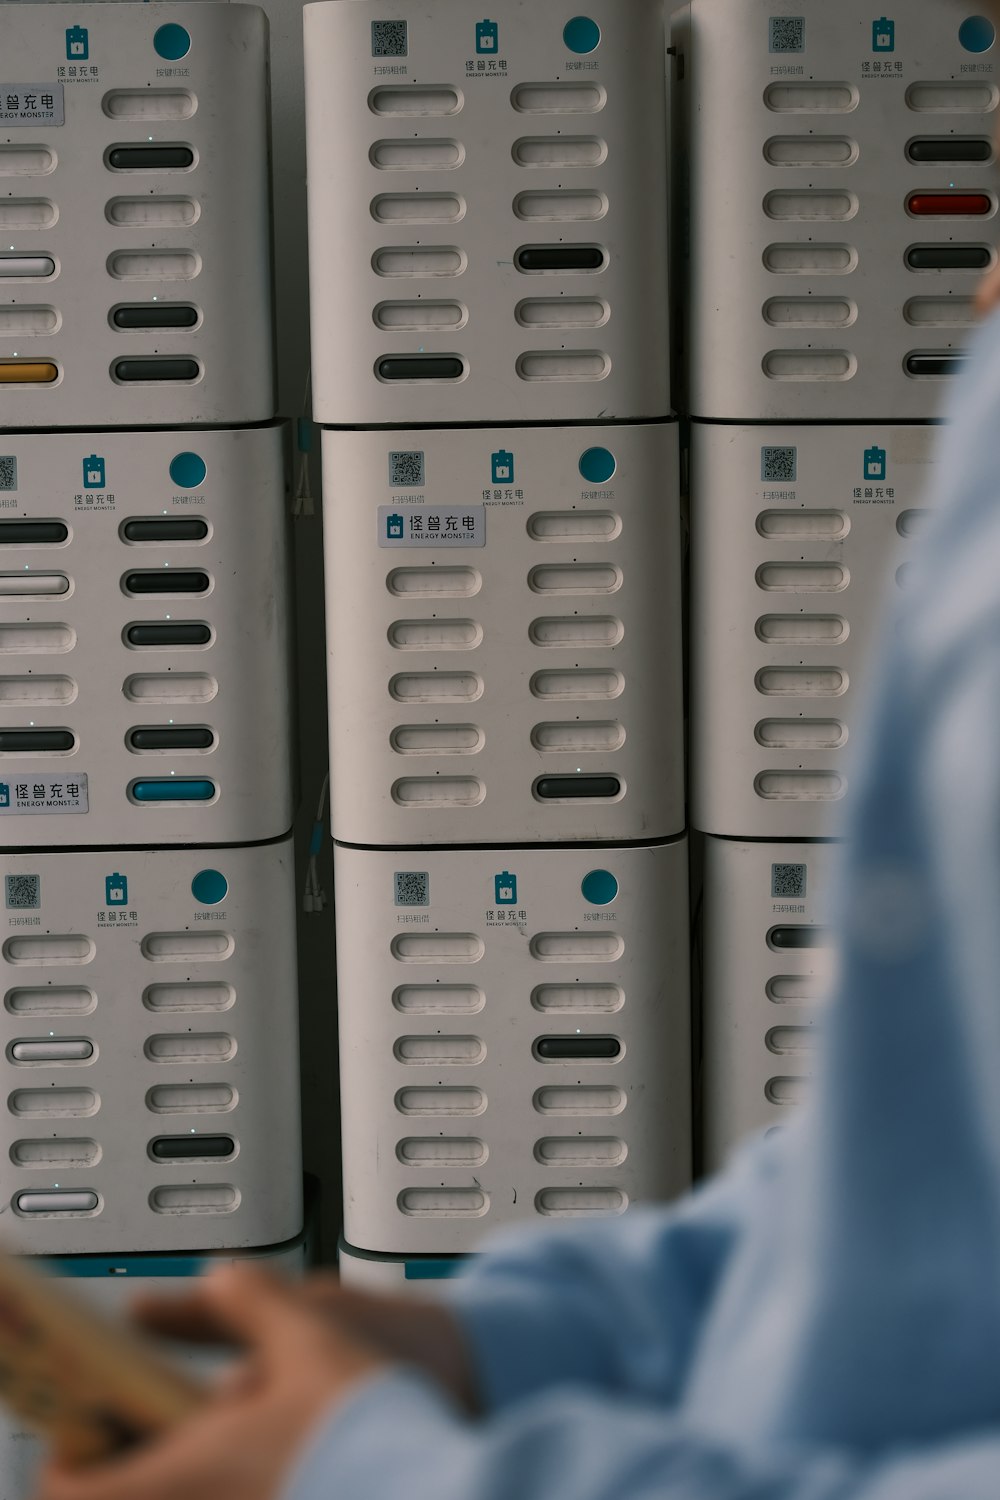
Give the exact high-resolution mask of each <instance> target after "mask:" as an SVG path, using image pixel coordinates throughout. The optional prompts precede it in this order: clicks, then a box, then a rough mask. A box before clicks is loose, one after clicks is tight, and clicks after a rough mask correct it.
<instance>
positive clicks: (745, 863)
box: [675, 0, 1000, 1166]
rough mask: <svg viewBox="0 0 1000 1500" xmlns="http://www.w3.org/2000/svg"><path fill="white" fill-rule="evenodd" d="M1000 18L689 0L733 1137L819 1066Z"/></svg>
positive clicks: (706, 736) (982, 141)
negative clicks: (873, 718) (874, 671)
mask: <svg viewBox="0 0 1000 1500" xmlns="http://www.w3.org/2000/svg"><path fill="white" fill-rule="evenodd" d="M995 40H996V35H995V31H994V28H993V26H992V25H991V24H990V22H988V21H987V20H986V19H985V18H984V17H981V16H975V15H973V16H970V15H969V14H968V12H967V10H966V9H965V8H964V7H961V6H958V5H954V6H946V5H927V6H909V7H905V9H904V8H899V10H898V11H897V13H896V14H895V15H892V14H890V15H888V16H885V15H882V16H879V15H877V14H873V13H872V12H871V11H870V10H869V9H867V8H866V7H864V6H862V5H860V4H854V3H851V4H848V5H839V6H837V7H836V8H831V7H829V6H825V5H823V4H821V3H818V0H800V3H794V4H791V3H789V4H782V5H776V4H773V3H771V0H694V3H693V4H692V5H691V6H689V7H688V8H687V10H685V11H684V12H682V13H681V14H680V15H679V17H678V24H677V28H676V33H675V41H676V44H677V46H678V49H679V51H680V52H681V53H682V54H683V58H684V69H683V75H684V84H683V91H684V93H685V95H686V99H685V109H684V116H685V120H686V130H687V138H688V145H689V152H690V213H691V221H690V264H689V275H690V286H691V296H690V320H689V324H688V328H687V350H688V355H687V358H688V368H689V373H690V382H689V389H688V409H689V410H690V412H691V413H692V416H693V419H694V420H693V423H692V442H691V476H692V522H693V536H692V565H693V582H692V593H693V601H692V631H691V634H692V685H693V745H692V764H693V779H692V823H693V824H694V826H695V827H696V828H697V829H699V830H700V831H701V832H702V833H703V834H705V835H707V836H708V837H707V838H706V839H705V904H704V940H705V942H704V946H705V992H704V1030H705V1048H704V1084H705V1093H704V1142H703V1144H704V1154H705V1159H706V1163H707V1165H710V1166H711V1165H716V1164H718V1163H719V1162H720V1161H721V1160H722V1158H723V1157H724V1156H725V1154H726V1153H727V1151H728V1150H729V1149H730V1148H731V1147H732V1146H733V1145H734V1143H735V1142H736V1140H737V1139H738V1138H739V1137H740V1136H741V1135H742V1134H743V1133H745V1132H746V1131H747V1130H749V1129H752V1128H754V1127H756V1126H762V1125H768V1124H771V1125H774V1124H780V1122H781V1121H782V1120H783V1119H784V1118H786V1117H787V1113H788V1106H789V1105H790V1104H793V1103H794V1102H795V1101H797V1100H798V1099H799V1098H800V1097H802V1094H803V1093H804V1092H805V1091H807V1090H808V1078H809V1074H810V1068H811V1050H812V1046H811V1044H812V1040H813V1027H814V1023H815V1019H816V1014H817V1009H816V1007H817V1003H818V1000H819V998H820V996H821V993H822V990H823V985H824V978H825V976H826V974H827V973H828V971H829V967H830V958H831V948H830V941H829V934H828V932H827V929H826V922H827V921H828V918H829V907H828V894H827V893H828V885H829V879H830V867H831V864H832V862H833V859H834V857H835V850H834V848H833V847H832V846H831V844H830V842H828V840H829V836H830V834H831V832H832V830H833V824H832V821H831V819H832V817H833V815H835V816H836V818H837V819H838V820H839V819H840V818H842V817H843V812H844V809H845V807H846V806H847V805H848V804H849V800H850V796H851V759H850V755H849V739H850V736H851V732H852V729H853V728H854V725H855V722H856V714H857V709H858V704H859V701H860V700H863V697H864V687H865V680H866V675H867V673H868V672H869V670H870V668H869V659H870V657H871V656H872V655H873V654H875V653H874V650H873V646H874V640H873V635H874V628H875V626H876V624H877V623H878V621H879V619H880V616H881V613H882V609H883V605H884V601H885V598H886V597H888V595H889V594H891V591H892V589H893V588H895V587H905V585H906V576H907V555H908V550H909V548H910V547H911V546H912V543H913V539H914V537H915V536H916V535H917V534H918V533H919V530H920V526H921V523H922V520H923V518H924V516H925V514H926V506H927V491H928V486H929V482H930V480H931V478H932V474H933V470H932V463H933V460H932V452H933V439H934V432H933V427H932V425H931V424H932V422H933V420H934V419H935V418H936V417H937V416H938V415H939V413H940V410H941V407H942V403H943V400H944V397H945V394H946V389H947V382H948V380H949V379H950V378H951V377H952V376H953V375H954V374H955V372H956V371H957V370H958V369H960V368H961V365H962V362H963V354H962V347H963V342H964V340H965V338H966V336H967V332H968V329H969V326H970V325H971V323H972V321H973V318H974V307H973V300H974V295H975V290H976V284H977V281H978V278H979V277H980V276H981V274H982V272H983V271H984V270H986V269H988V268H989V267H990V266H991V265H993V264H994V263H995V259H996V252H995V250H994V249H993V248H992V241H993V239H994V238H995V230H996V226H995V219H996V213H997V196H996V191H995V183H994V182H993V178H992V173H991V171H990V167H991V164H992V163H993V160H994V151H993V146H992V135H993V131H994V128H995V124H994V122H995V114H996V108H997V103H998V98H1000V94H998V88H997V82H996V73H995V61H994V59H995V56H996V53H995V50H994V43H995ZM737 225H738V226H739V227H738V230H737V229H736V227H735V226H737Z"/></svg>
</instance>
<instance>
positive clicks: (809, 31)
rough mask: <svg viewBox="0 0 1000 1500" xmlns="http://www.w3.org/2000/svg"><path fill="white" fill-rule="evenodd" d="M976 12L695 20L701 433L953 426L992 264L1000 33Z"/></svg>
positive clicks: (940, 7)
mask: <svg viewBox="0 0 1000 1500" xmlns="http://www.w3.org/2000/svg"><path fill="white" fill-rule="evenodd" d="M904 11H905V13H904ZM778 12H780V13H778ZM969 12H970V7H968V6H966V5H964V4H954V3H953V4H943V3H942V4H934V5H909V6H907V7H905V8H903V10H901V9H900V8H899V7H897V9H896V10H895V12H893V11H892V10H891V8H890V14H889V15H888V16H886V15H882V16H880V15H879V9H878V7H875V6H870V5H865V4H861V3H860V0H842V3H839V4H837V5H830V4H828V3H827V0H796V3H795V4H789V5H782V6H777V5H775V3H774V0H694V3H693V4H691V5H690V6H688V7H687V8H686V9H685V11H684V12H682V13H681V17H680V20H679V23H678V25H677V27H676V30H675V34H674V41H675V44H676V46H677V47H678V50H679V52H680V53H681V55H682V59H683V61H682V64H681V66H680V70H679V71H680V72H681V74H682V80H683V81H682V82H681V84H680V88H681V90H682V92H683V95H684V100H685V107H684V113H685V114H686V116H687V126H686V127H685V128H686V135H687V140H688V144H689V152H690V212H691V230H690V265H689V278H690V280H689V306H690V320H689V329H688V346H689V349H690V356H689V357H690V394H689V402H688V405H687V410H688V411H690V412H691V414H692V415H694V416H697V417H705V418H725V419H732V420H740V421H783V420H790V419H791V420H798V421H803V422H812V421H818V422H825V421H830V420H839V421H864V420H866V419H868V418H869V417H870V416H875V417H877V418H878V419H880V420H882V421H893V420H895V421H903V420H906V421H914V420H927V419H930V418H932V417H934V416H936V415H937V414H938V413H939V411H940V408H941V405H942V401H943V399H944V395H945V388H946V386H947V384H948V379H949V377H950V376H952V375H954V374H955V373H956V372H957V371H958V370H959V369H960V368H961V366H962V363H963V358H962V352H961V351H962V346H963V343H964V341H965V339H966V337H967V334H968V331H969V328H970V325H971V324H972V323H973V322H974V320H975V310H974V305H973V299H974V296H975V291H976V285H977V282H978V280H979V278H980V276H981V275H982V273H983V271H984V270H986V269H988V268H989V267H991V266H993V265H994V264H995V263H996V249H995V242H996V238H997V234H996V217H997V203H998V198H997V186H998V185H997V176H996V171H995V156H994V148H993V144H992V138H993V134H994V131H995V129H996V110H997V104H998V101H1000V89H998V86H997V78H996V74H995V58H996V50H995V39H996V31H995V28H994V26H993V23H992V22H990V21H988V20H987V19H986V18H985V17H983V16H982V15H975V14H973V15H970V13H969ZM893 16H894V17H895V19H893ZM735 226H738V228H737V227H735Z"/></svg>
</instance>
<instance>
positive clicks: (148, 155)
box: [107, 145, 194, 172]
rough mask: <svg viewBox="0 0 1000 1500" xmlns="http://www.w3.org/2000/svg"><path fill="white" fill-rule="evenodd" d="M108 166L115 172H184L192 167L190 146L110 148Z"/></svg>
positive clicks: (192, 160) (192, 153)
mask: <svg viewBox="0 0 1000 1500" xmlns="http://www.w3.org/2000/svg"><path fill="white" fill-rule="evenodd" d="M107 163H108V166H109V167H111V168H112V170H113V171H115V172H185V171H187V169H188V167H193V166H194V152H193V151H192V150H191V147H190V146H162V145H153V146H112V148H111V150H110V151H109V152H108V155H107Z"/></svg>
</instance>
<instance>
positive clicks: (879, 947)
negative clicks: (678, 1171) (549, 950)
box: [286, 317, 1000, 1500]
mask: <svg viewBox="0 0 1000 1500" xmlns="http://www.w3.org/2000/svg"><path fill="white" fill-rule="evenodd" d="M973 350H974V357H973V361H972V367H971V369H970V371H969V372H968V373H967V374H966V375H965V376H963V377H962V379H961V380H960V382H959V384H958V387H957V389H956V393H955V402H954V407H953V413H952V415H953V419H954V420H953V425H952V426H951V427H950V428H949V429H948V431H947V433H946V434H945V438H944V442H943V446H942V450H941V454H940V464H939V471H940V473H941V475H942V479H941V481H940V485H939V488H940V493H939V494H938V495H937V496H936V497H934V502H933V508H934V515H933V517H932V519H931V520H930V521H929V523H928V527H927V532H926V535H925V539H924V543H923V546H922V549H921V551H920V555H919V560H918V561H917V562H916V563H915V566H914V572H913V575H912V577H911V579H910V580H909V582H908V584H907V587H906V588H905V590H904V591H903V592H902V594H901V597H900V598H899V600H898V602H897V604H896V606H895V609H894V613H893V616H892V619H891V627H890V628H889V629H888V630H887V631H886V634H885V646H884V649H883V653H882V654H883V661H882V664H881V669H880V671H879V672H878V673H877V674H876V681H877V683H878V687H877V689H876V690H875V692H874V693H873V694H872V698H871V703H870V712H869V716H868V728H867V731H866V736H865V737H866V739H867V745H866V747H865V748H864V749H863V751H862V752H861V754H860V756H858V757H857V759H856V761H855V767H854V775H855V777H856V782H857V784H856V787H855V793H854V803H855V809H856V810H855V814H854V818H853V826H852V827H851V828H850V830H849V832H850V839H849V842H848V845H847V848H848V853H847V855H846V858H845V861H844V868H843V870H842V873H841V881H840V892H841V895H840V932H841V955H840V967H839V978H838V981H837V985H836V992H835V995H834V1001H833V1004H832V1006H831V1009H830V1012H829V1016H828V1021H827V1034H826V1048H825V1053H824V1061H823V1064H822V1067H821V1070H820V1077H819V1080H818V1083H817V1088H816V1095H815V1099H814V1101H813V1104H812V1106H811V1107H810V1108H809V1109H808V1110H807V1111H806V1112H804V1113H803V1115H802V1116H801V1117H800V1119H799V1121H798V1123H797V1125H796V1126H795V1127H794V1128H792V1129H791V1130H789V1131H787V1132H786V1133H785V1134H784V1135H782V1136H779V1137H772V1138H771V1139H770V1140H767V1141H760V1142H758V1143H756V1144H755V1145H753V1146H751V1147H750V1148H749V1149H748V1150H747V1151H745V1152H744V1154H743V1156H742V1157H741V1158H740V1159H738V1160H737V1162H736V1163H735V1165H734V1166H733V1167H732V1168H731V1169H730V1171H729V1172H728V1173H726V1174H725V1175H724V1176H722V1177H720V1178H718V1179H716V1180H715V1181H714V1182H711V1183H709V1184H708V1185H707V1186H706V1187H705V1188H703V1189H702V1190H700V1191H699V1192H697V1193H695V1194H693V1195H691V1196H690V1197H689V1198H688V1199H686V1200H685V1201H683V1202H682V1203H681V1204H679V1205H678V1206H675V1207H672V1208H669V1209H665V1210H645V1211H639V1212H636V1213H634V1214H631V1215H629V1216H627V1217H626V1218H624V1219H622V1220H620V1221H617V1222H615V1223H612V1224H604V1225H600V1226H597V1227H594V1226H585V1227H582V1228H580V1229H578V1230H577V1231H576V1232H571V1231H560V1232H558V1233H551V1232H550V1233H545V1234H540V1233H535V1232H533V1233H528V1234H520V1235H515V1236H507V1237H506V1238H505V1239H503V1240H501V1241H498V1242H497V1243H496V1245H495V1248H494V1249H493V1250H492V1253H490V1254H488V1255H485V1256H483V1257H482V1258H481V1260H480V1261H479V1262H478V1263H477V1264H476V1265H475V1266H474V1267H473V1268H472V1270H471V1271H470V1273H469V1274H468V1275H467V1276H466V1277H465V1278H463V1280H462V1281H460V1282H458V1283H456V1284H455V1285H454V1286H453V1287H452V1288H450V1290H449V1292H448V1297H449V1301H450V1302H451V1304H452V1306H453V1307H454V1308H455V1309H456V1310H457V1312H458V1313H459V1315H460V1317H461V1319H462V1321H463V1323H464V1326H465V1329H466V1332H467V1334H468V1337H469V1340H470V1344H471V1348H472V1351H473V1356H474V1361H475V1365H476V1369H477V1372H478V1377H479V1381H480V1385H481V1390H482V1394H483V1405H484V1416H483V1417H482V1418H481V1419H479V1420H475V1421H473V1420H471V1419H469V1418H467V1417H466V1416H464V1415H463V1414H462V1413H460V1412H459V1411H458V1410H456V1408H455V1407H454V1406H453V1405H452V1404H451V1402H450V1401H449V1400H448V1398H447V1397H446V1396H444V1395H443V1394H442V1393H440V1392H439V1391H438V1390H437V1389H436V1388H435V1387H434V1386H433V1385H432V1384H431V1383H430V1382H429V1381H428V1380H427V1379H425V1378H424V1377H423V1376H421V1375H420V1374H418V1373H417V1372H410V1371H407V1370H405V1369H395V1370H393V1371H392V1372H391V1373H389V1374H386V1375H384V1376H380V1377H378V1378H376V1379H373V1380H371V1381H370V1382H368V1383H366V1384H365V1385H363V1386H362V1387H360V1388H359V1389H358V1390H357V1391H356V1392H355V1393H354V1394H353V1395H352V1396H351V1397H350V1398H349V1399H348V1400H347V1401H346V1402H345V1403H343V1404H342V1405H341V1406H339V1407H338V1408H337V1409H336V1410H335V1411H334V1412H333V1414H332V1416H331V1417H330V1418H329V1420H328V1421H327V1422H326V1424H325V1425H324V1426H323V1427H322V1429H321V1430H320V1431H319V1432H318V1433H316V1434H315V1435H314V1438H313V1441H312V1443H311V1444H310V1445H309V1447H308V1449H307V1451H306V1452H305V1453H304V1454H303V1455H302V1458H301V1461H300V1463H299V1466H298V1469H297V1472H296V1473H295V1474H294V1475H293V1477H292V1480H291V1484H290V1487H289V1489H288V1490H287V1494H286V1500H341V1497H343V1500H672V1497H677V1500H998V1496H1000V320H998V319H997V318H996V317H994V318H993V319H991V321H990V323H989V324H987V325H986V327H985V328H984V329H982V330H981V331H980V332H979V334H978V335H977V337H976V340H975V341H974V345H973Z"/></svg>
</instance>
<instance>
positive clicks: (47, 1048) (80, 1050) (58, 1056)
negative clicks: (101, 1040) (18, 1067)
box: [10, 1037, 94, 1063]
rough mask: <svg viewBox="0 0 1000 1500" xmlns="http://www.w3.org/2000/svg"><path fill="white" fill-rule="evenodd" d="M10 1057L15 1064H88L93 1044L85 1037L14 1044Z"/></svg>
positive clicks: (92, 1051) (91, 1055)
mask: <svg viewBox="0 0 1000 1500" xmlns="http://www.w3.org/2000/svg"><path fill="white" fill-rule="evenodd" d="M10 1055H11V1059H12V1061H14V1062H17V1063H75V1062H89V1061H90V1059H91V1058H92V1057H93V1055H94V1044H93V1042H92V1041H90V1040H89V1038H87V1037H52V1038H46V1039H44V1040H42V1041H23V1042H14V1044H13V1045H12V1047H11V1049H10Z"/></svg>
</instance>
